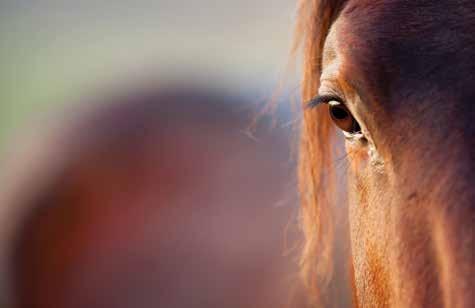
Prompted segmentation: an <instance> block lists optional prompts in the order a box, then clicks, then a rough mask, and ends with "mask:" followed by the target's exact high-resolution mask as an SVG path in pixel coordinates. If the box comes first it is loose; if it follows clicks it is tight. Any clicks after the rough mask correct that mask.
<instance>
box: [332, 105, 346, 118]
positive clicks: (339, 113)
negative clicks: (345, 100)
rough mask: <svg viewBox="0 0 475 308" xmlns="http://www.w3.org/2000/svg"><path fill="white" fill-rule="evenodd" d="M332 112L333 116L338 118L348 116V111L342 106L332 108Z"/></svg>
mask: <svg viewBox="0 0 475 308" xmlns="http://www.w3.org/2000/svg"><path fill="white" fill-rule="evenodd" d="M331 113H332V115H333V117H334V118H335V119H337V120H344V119H346V118H347V117H348V112H346V110H345V109H343V108H340V107H333V108H331Z"/></svg>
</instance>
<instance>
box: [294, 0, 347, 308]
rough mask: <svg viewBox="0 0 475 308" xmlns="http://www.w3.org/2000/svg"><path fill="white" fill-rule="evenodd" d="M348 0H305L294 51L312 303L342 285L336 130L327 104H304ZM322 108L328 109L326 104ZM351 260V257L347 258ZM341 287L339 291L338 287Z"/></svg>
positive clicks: (329, 298)
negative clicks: (338, 276) (298, 66)
mask: <svg viewBox="0 0 475 308" xmlns="http://www.w3.org/2000/svg"><path fill="white" fill-rule="evenodd" d="M345 2H346V0H300V2H299V6H298V16H297V24H296V29H295V42H294V47H293V54H294V55H296V54H298V53H302V55H303V57H302V61H303V67H302V74H303V76H302V77H303V78H302V79H303V80H302V89H301V96H302V101H303V109H304V114H303V123H302V127H301V144H300V157H299V189H300V198H301V200H300V202H301V224H302V227H303V232H304V236H305V243H304V247H303V251H302V255H301V260H300V265H301V275H302V278H303V280H304V283H305V286H306V287H307V288H308V289H309V291H310V292H309V293H310V295H311V296H310V300H311V303H312V304H315V305H317V306H323V307H330V306H333V305H334V304H336V302H335V301H334V300H333V299H334V298H336V297H337V292H341V288H342V286H341V285H340V286H337V285H336V283H335V279H334V276H335V275H334V271H335V257H336V254H335V247H334V246H335V244H334V242H335V228H336V226H335V218H336V217H335V216H336V214H335V212H334V209H335V207H336V201H337V200H336V199H335V197H334V196H335V193H336V191H337V188H336V186H337V185H336V172H335V170H334V168H333V166H332V165H333V164H334V161H335V139H334V135H335V131H334V129H333V124H332V123H331V121H330V120H329V117H328V114H327V111H326V109H325V108H312V110H310V109H308V108H305V102H308V101H309V100H310V99H311V98H312V97H314V96H315V95H316V93H317V90H318V87H319V80H320V74H321V70H322V50H323V46H324V43H325V39H326V36H327V35H328V32H329V30H330V27H331V25H332V23H333V21H334V20H335V19H336V18H337V16H338V14H339V13H340V11H341V9H342V7H343V5H344V3H345ZM322 109H323V110H322ZM345 261H348V260H345ZM338 289H340V291H339V290H338Z"/></svg>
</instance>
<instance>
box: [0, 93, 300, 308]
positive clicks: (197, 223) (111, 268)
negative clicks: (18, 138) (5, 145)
mask: <svg viewBox="0 0 475 308" xmlns="http://www.w3.org/2000/svg"><path fill="white" fill-rule="evenodd" d="M138 88H139V89H135V90H132V91H129V92H125V95H121V93H124V91H119V94H117V95H115V94H114V95H108V96H106V98H102V97H99V98H97V97H96V98H94V100H95V102H96V101H97V102H98V104H89V105H88V107H87V108H85V110H83V109H82V108H78V110H77V109H76V108H73V110H72V111H71V112H70V113H67V114H66V119H65V120H64V121H61V123H60V125H58V127H57V128H55V129H54V133H53V136H48V137H46V138H45V137H44V136H42V137H39V138H37V139H38V140H36V143H37V144H38V145H37V148H36V150H35V147H33V149H31V150H30V151H28V152H29V154H30V155H27V157H18V156H17V157H15V158H16V160H18V161H19V163H20V167H24V168H25V170H22V171H20V169H23V168H15V167H12V168H13V176H12V177H7V180H8V183H9V184H10V183H11V184H12V185H11V186H12V189H9V193H10V198H7V199H5V198H2V202H0V203H1V205H2V210H5V209H6V208H8V209H9V212H8V213H4V215H2V217H3V218H4V219H5V220H9V221H13V222H14V223H9V224H8V225H9V226H10V227H11V228H12V231H10V232H9V234H10V236H9V238H8V241H7V242H8V245H7V251H8V252H9V255H8V260H7V261H8V263H7V264H8V269H9V274H10V275H9V278H10V280H9V283H10V285H11V286H12V287H11V294H12V295H13V296H12V297H13V302H14V305H13V306H12V307H18V308H52V307H54V308H80V307H90V308H93V307H97V308H102V307H111V308H112V307H114V308H130V307H134V308H135V307H137V308H151V307H154V308H155V307H166V308H172V307H175V308H179V307H203V308H204V307H229V308H232V307H235V308H238V307H256V308H257V307H270V306H273V307H278V306H279V305H282V306H286V304H287V301H288V300H289V298H288V295H287V290H288V289H289V288H290V287H291V285H293V283H292V281H293V280H292V279H291V277H290V276H291V273H292V272H293V265H292V264H290V263H289V262H288V260H287V259H286V258H284V257H283V256H282V253H283V235H284V233H283V230H284V228H285V226H286V225H287V223H288V219H289V218H288V217H289V215H291V212H292V211H293V209H292V208H291V207H285V206H284V207H275V206H273V205H274V204H275V202H277V201H279V200H280V199H281V197H284V196H283V195H280V192H282V191H283V190H284V189H283V186H282V185H283V184H285V182H286V181H287V179H288V173H287V172H286V170H290V168H286V167H285V166H284V165H282V164H281V162H282V161H285V159H286V157H287V154H286V151H285V148H286V143H287V142H286V140H285V138H283V136H282V135H276V134H273V133H272V134H271V133H270V132H264V130H259V132H260V133H259V134H260V137H262V139H261V140H260V142H257V143H256V142H255V141H254V140H252V139H250V138H249V137H248V136H246V134H244V133H243V132H242V130H243V129H245V128H246V127H247V125H248V124H249V123H250V120H251V118H250V117H252V114H253V112H251V108H252V107H251V106H250V105H247V104H246V103H245V101H243V100H242V99H240V98H236V97H233V96H227V95H222V94H219V93H216V92H215V91H208V90H203V89H196V88H177V89H158V90H157V89H148V88H147V89H142V88H141V87H138ZM101 99H102V100H101ZM71 114H74V115H72V116H70V115H71ZM40 135H41V134H40ZM43 135H44V134H43ZM40 152H46V154H44V155H40ZM15 158H14V159H15ZM32 162H34V163H32ZM279 164H280V166H279ZM15 178H20V179H19V180H18V179H15ZM259 183H266V185H265V187H261V186H260V185H259ZM4 193H5V192H4ZM4 195H5V194H0V198H1V197H4ZM277 196H279V197H277ZM7 214H8V215H7ZM3 227H5V225H3ZM2 236H3V233H2ZM276 290H279V291H278V292H276Z"/></svg>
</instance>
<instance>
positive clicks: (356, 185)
mask: <svg viewBox="0 0 475 308" xmlns="http://www.w3.org/2000/svg"><path fill="white" fill-rule="evenodd" d="M299 12H300V16H299V23H298V27H297V33H298V41H299V42H298V44H299V45H297V46H296V48H302V50H303V53H304V75H303V78H304V86H303V100H304V102H305V103H306V104H305V111H304V112H305V115H304V117H305V118H304V125H303V131H302V151H301V160H300V177H301V191H302V202H303V215H302V216H303V220H304V222H303V223H304V225H305V231H306V237H307V244H306V247H305V252H304V254H303V259H302V267H303V273H304V277H305V279H306V281H307V284H308V286H309V287H310V288H311V290H312V291H313V294H314V295H315V300H316V302H317V303H318V304H320V305H321V306H324V307H330V306H345V305H346V304H348V303H346V304H345V303H344V302H342V301H341V300H340V299H341V296H340V295H341V294H343V293H345V292H346V291H348V290H350V289H351V290H352V294H353V303H352V304H353V305H354V306H357V307H475V299H474V298H475V258H474V255H475V238H474V237H475V188H474V185H475V168H474V166H475V155H474V154H475V142H474V140H475V138H474V133H475V118H474V115H475V113H474V110H475V108H474V105H475V104H474V102H475V2H474V1H472V0H458V1H456V0H441V1H428V0H411V1H407V0H387V1H386V0H382V1H366V0H302V1H300V8H299ZM296 50H297V49H296ZM307 102H309V103H308V104H307ZM332 122H333V123H332ZM334 124H336V125H334ZM335 127H337V128H338V130H340V131H342V132H343V134H340V135H342V136H344V137H345V141H344V143H345V145H346V155H344V156H343V158H342V159H340V160H337V157H339V155H338V148H339V147H338V145H339V144H341V142H339V141H340V140H342V139H343V138H341V137H338V138H335V136H336V134H335ZM345 160H346V161H345ZM345 163H347V164H346V165H345ZM338 166H341V167H342V168H340V169H339V168H338ZM346 169H347V170H346ZM341 173H346V174H347V178H348V181H347V183H348V189H347V190H348V193H346V191H345V190H346V188H342V186H343V187H344V185H342V184H341V183H340V185H337V175H338V174H341ZM347 195H348V199H349V202H345V201H346V200H345V199H346V196H347ZM336 196H340V197H336ZM341 204H348V206H347V207H342V206H341ZM338 205H340V206H338ZM345 216H347V217H346V218H347V219H345ZM345 224H347V226H348V227H346V226H345ZM342 246H343V247H342ZM345 246H346V247H345ZM335 260H337V261H335ZM338 260H340V261H341V260H344V263H345V264H344V265H341V264H340V263H339V262H338ZM342 277H343V278H342ZM342 281H345V283H343V282H342Z"/></svg>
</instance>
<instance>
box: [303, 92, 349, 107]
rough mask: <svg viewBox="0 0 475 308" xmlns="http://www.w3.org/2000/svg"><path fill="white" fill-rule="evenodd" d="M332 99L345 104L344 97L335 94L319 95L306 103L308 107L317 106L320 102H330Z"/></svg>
mask: <svg viewBox="0 0 475 308" xmlns="http://www.w3.org/2000/svg"><path fill="white" fill-rule="evenodd" d="M330 101H337V102H340V103H342V104H344V102H343V99H342V98H341V97H339V96H337V95H334V94H323V95H317V96H315V97H314V98H312V99H311V100H310V101H309V102H307V103H306V104H305V108H306V109H311V108H314V107H317V106H318V105H320V104H328V102H330Z"/></svg>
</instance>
